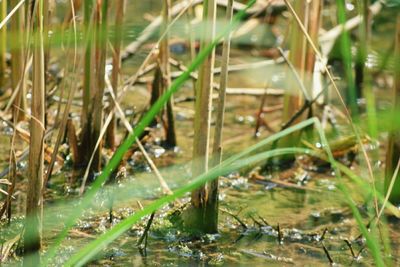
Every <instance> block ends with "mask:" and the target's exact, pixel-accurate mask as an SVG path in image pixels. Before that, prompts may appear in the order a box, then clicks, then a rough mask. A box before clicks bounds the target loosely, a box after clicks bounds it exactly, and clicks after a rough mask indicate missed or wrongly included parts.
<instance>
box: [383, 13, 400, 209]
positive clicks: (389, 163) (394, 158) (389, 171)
mask: <svg viewBox="0 0 400 267" xmlns="http://www.w3.org/2000/svg"><path fill="white" fill-rule="evenodd" d="M395 38H396V48H395V53H394V57H395V60H394V62H395V69H394V86H393V96H392V97H393V98H392V99H393V113H392V116H393V123H392V125H393V124H394V119H395V117H396V116H398V114H397V112H398V111H399V109H400V15H397V26H396V37H395ZM399 158H400V132H399V131H398V130H393V129H392V130H391V131H390V133H389V140H388V148H387V154H386V173H385V175H386V179H385V188H386V191H387V190H388V188H389V185H390V183H391V179H396V181H395V182H394V185H393V190H392V193H391V195H390V197H389V200H390V201H391V202H393V203H396V204H400V178H399V176H400V175H399V174H398V175H397V176H395V177H393V178H392V176H393V173H394V171H395V168H396V165H397V162H398V160H399Z"/></svg>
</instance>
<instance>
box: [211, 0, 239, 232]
mask: <svg viewBox="0 0 400 267" xmlns="http://www.w3.org/2000/svg"><path fill="white" fill-rule="evenodd" d="M232 5H233V0H229V1H228V6H227V10H226V21H227V22H228V23H230V22H231V20H232V16H233V7H232ZM230 44H231V34H229V35H228V36H226V37H225V40H224V43H223V48H222V59H221V60H222V63H221V64H222V65H221V77H220V84H219V95H218V105H217V114H216V116H217V118H216V122H215V132H214V144H213V156H212V160H211V166H212V167H214V166H217V165H219V164H220V163H221V159H222V129H223V127H224V113H225V96H226V87H227V84H228V67H229V53H230ZM218 183H219V181H218V179H215V180H213V181H211V182H210V184H209V188H208V190H209V193H208V199H207V206H208V207H207V210H209V224H210V228H213V229H214V230H215V231H218V206H219V205H218Z"/></svg>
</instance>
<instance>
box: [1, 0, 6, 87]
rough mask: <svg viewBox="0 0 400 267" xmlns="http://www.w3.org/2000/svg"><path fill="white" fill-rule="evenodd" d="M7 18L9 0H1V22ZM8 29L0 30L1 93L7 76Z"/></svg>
mask: <svg viewBox="0 0 400 267" xmlns="http://www.w3.org/2000/svg"><path fill="white" fill-rule="evenodd" d="M6 16H7V0H0V21H3V20H4V18H5V17H6ZM6 52H7V27H3V28H1V29H0V92H1V90H2V89H3V86H4V81H5V76H6V68H7V66H6Z"/></svg>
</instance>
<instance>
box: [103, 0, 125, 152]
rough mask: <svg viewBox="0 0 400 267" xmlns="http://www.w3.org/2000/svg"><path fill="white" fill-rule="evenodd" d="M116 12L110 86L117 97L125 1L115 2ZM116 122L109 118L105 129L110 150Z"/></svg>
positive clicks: (112, 107)
mask: <svg viewBox="0 0 400 267" xmlns="http://www.w3.org/2000/svg"><path fill="white" fill-rule="evenodd" d="M116 4H117V6H116V11H115V39H114V43H113V48H114V54H113V59H112V62H113V63H112V65H113V69H112V73H111V84H112V88H113V90H114V94H115V95H118V87H119V77H120V71H121V45H122V35H123V21H124V16H125V5H126V3H125V0H117V1H116ZM113 109H114V102H113V101H110V107H109V109H108V112H112V110H113ZM115 131H116V120H115V116H114V115H113V117H112V118H111V122H110V125H109V126H108V128H107V135H106V143H107V145H108V147H110V148H111V149H115V147H116V137H115Z"/></svg>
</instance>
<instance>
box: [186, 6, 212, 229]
mask: <svg viewBox="0 0 400 267" xmlns="http://www.w3.org/2000/svg"><path fill="white" fill-rule="evenodd" d="M215 19H216V2H215V0H205V1H204V4H203V22H204V28H203V33H202V40H201V45H200V47H201V48H200V49H203V48H204V47H206V46H207V45H208V44H209V43H210V42H211V40H213V39H214V35H215ZM214 57H215V51H213V52H212V53H211V54H210V55H209V56H208V57H207V59H205V60H204V62H203V64H202V65H201V66H200V71H199V79H198V81H197V83H196V101H195V118H194V141H193V164H192V175H193V176H194V177H195V176H197V175H200V174H202V173H204V172H207V170H208V154H209V136H210V121H211V105H212V92H211V91H212V84H213V69H214ZM207 194H208V192H207V188H206V187H205V186H203V187H201V188H199V189H197V190H195V191H193V192H192V197H191V204H192V206H191V209H190V210H191V211H190V212H191V213H192V214H191V215H189V216H188V218H187V219H186V222H185V223H186V224H187V225H188V226H189V227H190V228H192V229H195V230H199V231H201V232H215V229H213V228H209V226H210V224H209V222H208V218H207V217H206V216H205V212H206V202H207Z"/></svg>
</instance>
